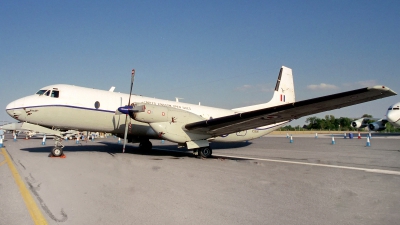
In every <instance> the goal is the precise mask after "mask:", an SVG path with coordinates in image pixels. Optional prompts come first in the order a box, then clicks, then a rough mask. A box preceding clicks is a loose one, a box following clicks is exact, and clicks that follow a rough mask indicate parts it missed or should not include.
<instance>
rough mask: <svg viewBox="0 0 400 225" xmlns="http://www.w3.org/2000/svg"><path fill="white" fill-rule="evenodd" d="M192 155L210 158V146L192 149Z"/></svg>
mask: <svg viewBox="0 0 400 225" xmlns="http://www.w3.org/2000/svg"><path fill="white" fill-rule="evenodd" d="M193 155H199V156H200V157H202V158H211V155H212V149H211V148H210V147H201V148H196V149H194V150H193Z"/></svg>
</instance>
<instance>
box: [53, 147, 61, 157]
mask: <svg viewBox="0 0 400 225" xmlns="http://www.w3.org/2000/svg"><path fill="white" fill-rule="evenodd" d="M51 154H52V155H53V156H54V157H60V156H62V154H63V150H62V148H57V147H55V148H53V149H52V150H51Z"/></svg>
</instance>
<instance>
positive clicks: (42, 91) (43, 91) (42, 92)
mask: <svg viewBox="0 0 400 225" xmlns="http://www.w3.org/2000/svg"><path fill="white" fill-rule="evenodd" d="M46 91H47V90H39V91H38V92H36V94H37V95H42V94H44V93H45V92H46Z"/></svg>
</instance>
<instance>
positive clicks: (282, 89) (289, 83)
mask: <svg viewBox="0 0 400 225" xmlns="http://www.w3.org/2000/svg"><path fill="white" fill-rule="evenodd" d="M295 101H296V98H295V93H294V83H293V75H292V69H290V68H288V67H285V66H282V68H281V70H280V71H279V76H278V80H277V81H276V85H275V91H274V95H273V96H272V99H271V100H270V101H269V102H267V103H263V104H259V105H252V106H247V107H242V108H236V109H232V110H235V111H236V110H237V111H242V112H244V111H252V110H257V109H262V108H268V107H272V106H277V105H284V104H288V103H293V102H295Z"/></svg>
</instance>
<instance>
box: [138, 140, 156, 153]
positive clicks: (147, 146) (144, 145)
mask: <svg viewBox="0 0 400 225" xmlns="http://www.w3.org/2000/svg"><path fill="white" fill-rule="evenodd" d="M152 148H153V144H152V143H151V142H150V141H149V140H142V141H141V142H140V143H139V149H140V150H142V151H150V150H151V149H152Z"/></svg>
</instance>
